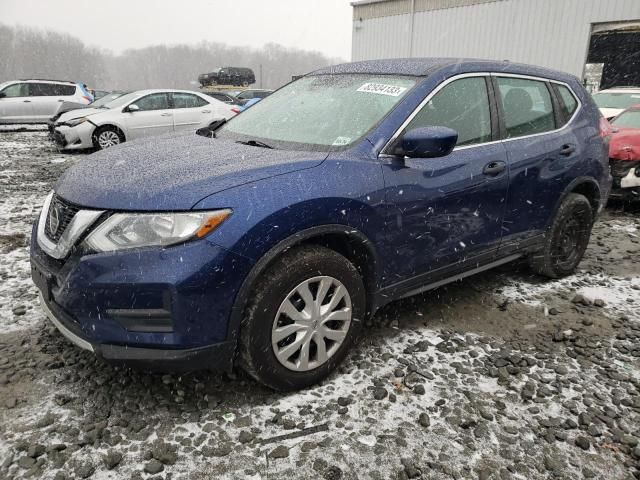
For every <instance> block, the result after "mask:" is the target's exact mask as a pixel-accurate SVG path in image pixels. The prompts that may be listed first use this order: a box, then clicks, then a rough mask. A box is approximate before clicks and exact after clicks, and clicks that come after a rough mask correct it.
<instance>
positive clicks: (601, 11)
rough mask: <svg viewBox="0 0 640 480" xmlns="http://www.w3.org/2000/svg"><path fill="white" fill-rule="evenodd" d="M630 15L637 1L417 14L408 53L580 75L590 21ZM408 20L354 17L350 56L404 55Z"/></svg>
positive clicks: (513, 2)
mask: <svg viewBox="0 0 640 480" xmlns="http://www.w3.org/2000/svg"><path fill="white" fill-rule="evenodd" d="M403 1H404V0H403ZM356 8H359V7H356ZM636 19H640V0H606V1H603V0H507V1H500V2H494V3H482V4H477V5H471V6H466V7H455V8H446V9H442V10H433V11H429V12H417V13H416V15H415V27H414V44H413V56H415V57H442V56H448V57H475V58H489V59H495V60H511V61H514V62H524V63H531V64H535V65H541V66H545V67H549V68H555V69H557V70H563V71H566V72H569V73H572V74H574V75H576V76H578V77H580V76H582V73H583V67H584V61H585V56H586V53H587V48H588V42H589V35H590V33H591V23H601V22H616V21H628V20H636ZM409 22H410V15H406V14H405V15H394V16H391V17H380V18H373V19H369V20H364V21H362V22H360V21H354V32H353V60H364V59H374V58H388V57H405V56H408V55H409V39H408V38H407V37H408V35H409V25H410V23H409Z"/></svg>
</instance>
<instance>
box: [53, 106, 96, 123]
mask: <svg viewBox="0 0 640 480" xmlns="http://www.w3.org/2000/svg"><path fill="white" fill-rule="evenodd" d="M106 111H107V110H105V109H104V108H91V107H87V106H85V107H83V108H77V109H75V110H71V111H70V112H65V113H63V114H62V115H60V118H58V123H62V122H68V121H69V120H73V119H74V118H81V117H87V116H89V115H95V114H96V113H101V112H106Z"/></svg>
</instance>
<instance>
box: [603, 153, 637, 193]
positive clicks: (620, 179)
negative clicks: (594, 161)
mask: <svg viewBox="0 0 640 480" xmlns="http://www.w3.org/2000/svg"><path fill="white" fill-rule="evenodd" d="M610 165H611V174H612V175H613V185H612V188H611V195H610V196H611V198H614V199H615V198H617V199H625V200H634V199H636V200H640V161H638V160H617V159H613V158H612V159H611V160H610Z"/></svg>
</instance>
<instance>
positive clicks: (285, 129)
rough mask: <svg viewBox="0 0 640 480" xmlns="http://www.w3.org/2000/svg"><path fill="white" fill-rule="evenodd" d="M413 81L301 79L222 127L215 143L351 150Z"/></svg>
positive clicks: (346, 77) (397, 78)
mask: <svg viewBox="0 0 640 480" xmlns="http://www.w3.org/2000/svg"><path fill="white" fill-rule="evenodd" d="M415 83H416V79H415V78H408V77H400V76H382V75H378V76H373V75H362V74H357V75H318V76H309V77H303V78H301V79H300V80H297V81H295V82H293V83H290V84H289V85H287V86H285V87H283V88H281V89H280V90H278V91H277V92H275V93H273V94H271V95H270V96H268V97H266V98H265V99H264V100H262V101H260V102H259V103H256V104H255V105H254V106H252V107H251V108H250V109H249V110H247V111H245V112H243V113H242V114H241V115H238V116H237V117H235V118H234V119H233V120H231V121H230V122H229V123H227V124H226V125H225V126H224V127H223V128H222V129H221V131H220V132H219V136H220V137H221V138H225V137H231V138H235V139H240V140H260V141H262V142H265V143H267V144H270V145H271V144H273V143H274V142H276V143H278V146H279V147H281V148H287V149H290V148H291V149H295V148H311V149H313V150H331V149H335V148H343V147H347V146H349V145H352V144H353V143H355V142H356V141H358V140H359V139H360V138H362V137H363V136H364V135H365V134H366V133H367V132H369V131H370V130H371V129H372V128H373V127H374V126H375V125H376V124H378V122H380V121H381V120H382V119H383V118H384V117H385V116H386V115H387V114H388V113H389V112H390V111H391V109H393V107H394V106H395V105H397V104H398V102H399V101H400V100H401V99H402V98H403V97H404V96H405V95H406V94H407V92H409V90H410V89H411V88H412V87H413V86H414V85H415Z"/></svg>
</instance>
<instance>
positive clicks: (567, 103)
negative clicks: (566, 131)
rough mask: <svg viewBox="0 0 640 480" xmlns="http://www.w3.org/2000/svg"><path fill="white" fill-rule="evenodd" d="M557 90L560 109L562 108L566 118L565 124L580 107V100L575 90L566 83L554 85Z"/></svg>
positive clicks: (563, 115)
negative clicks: (565, 84)
mask: <svg viewBox="0 0 640 480" xmlns="http://www.w3.org/2000/svg"><path fill="white" fill-rule="evenodd" d="M554 88H555V89H556V92H557V93H558V101H559V102H560V109H561V110H562V117H563V118H564V122H563V125H565V124H567V123H568V122H569V120H571V117H573V114H574V113H576V110H577V109H578V100H576V97H575V95H574V94H573V92H572V91H571V90H570V89H569V88H568V87H566V86H564V85H554Z"/></svg>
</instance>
